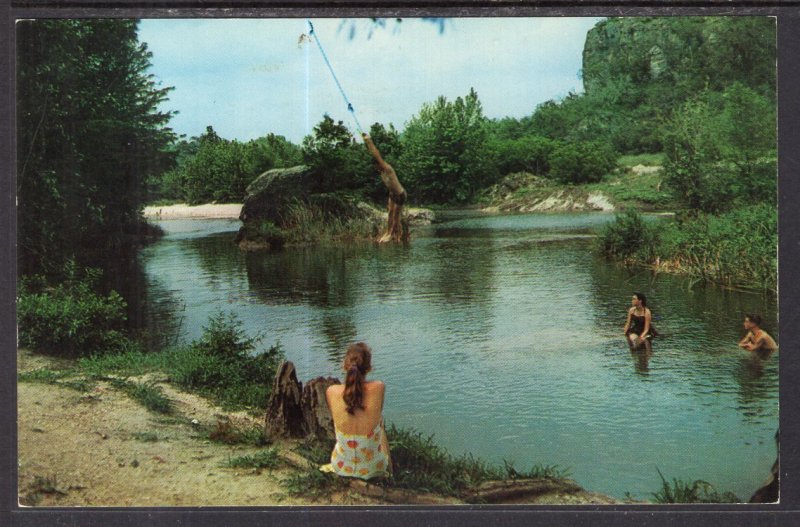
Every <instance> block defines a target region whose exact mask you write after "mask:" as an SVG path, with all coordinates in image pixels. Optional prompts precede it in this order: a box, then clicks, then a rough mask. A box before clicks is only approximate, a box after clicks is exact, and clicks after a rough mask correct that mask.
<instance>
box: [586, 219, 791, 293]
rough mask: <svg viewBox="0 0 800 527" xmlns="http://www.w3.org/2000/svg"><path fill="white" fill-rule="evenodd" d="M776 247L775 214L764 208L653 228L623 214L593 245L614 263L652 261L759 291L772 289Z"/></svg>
mask: <svg viewBox="0 0 800 527" xmlns="http://www.w3.org/2000/svg"><path fill="white" fill-rule="evenodd" d="M777 247H778V211H777V209H776V207H775V206H774V204H769V203H762V204H758V205H752V206H749V207H744V208H740V209H736V210H734V211H731V212H728V213H726V214H720V215H714V214H702V213H700V214H694V215H684V216H678V218H677V219H676V220H675V221H659V222H653V223H648V222H646V221H645V220H644V219H643V218H642V216H641V215H640V214H639V213H637V212H635V211H625V212H624V213H622V214H618V215H617V217H616V219H615V220H614V221H613V222H611V223H609V224H608V225H607V226H606V227H605V228H604V230H603V232H602V233H601V234H600V237H599V239H598V248H599V251H600V252H601V253H602V254H604V255H606V256H609V257H611V258H614V259H617V260H623V261H636V262H639V263H643V264H647V263H653V262H654V261H656V259H658V261H660V262H661V263H663V264H669V265H670V266H671V267H672V268H674V269H675V270H677V271H679V272H682V273H685V274H688V275H691V276H694V277H696V278H698V279H700V280H704V281H709V282H715V283H719V284H723V285H726V286H737V287H748V288H756V289H764V290H775V289H776V287H777V280H778V267H777V266H778V260H777Z"/></svg>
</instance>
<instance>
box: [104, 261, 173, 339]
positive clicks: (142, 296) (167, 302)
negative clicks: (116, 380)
mask: <svg viewBox="0 0 800 527" xmlns="http://www.w3.org/2000/svg"><path fill="white" fill-rule="evenodd" d="M139 256H140V255H138V254H135V253H130V254H128V255H126V256H125V257H122V258H114V259H109V260H107V261H105V262H103V267H102V269H103V287H104V289H105V290H106V291H111V290H114V291H116V292H117V293H119V294H120V296H122V298H123V299H124V300H125V302H126V304H127V311H126V317H127V327H128V329H129V331H131V332H132V334H133V335H134V336H135V337H137V338H138V339H139V340H140V341H141V342H142V343H143V344H144V346H145V348H146V349H148V350H159V349H162V348H164V347H167V346H171V345H174V344H175V343H176V342H177V341H178V339H179V337H180V333H181V323H182V318H183V310H184V305H183V304H182V303H181V302H180V301H179V300H178V298H177V297H176V296H175V295H173V294H172V293H171V292H170V290H169V289H168V287H167V286H166V285H165V284H163V283H162V281H161V280H159V279H158V278H155V277H152V276H148V275H147V273H146V272H145V267H144V264H143V263H142V260H141V258H140V257H139Z"/></svg>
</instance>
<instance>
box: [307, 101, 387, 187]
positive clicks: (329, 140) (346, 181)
mask: <svg viewBox="0 0 800 527" xmlns="http://www.w3.org/2000/svg"><path fill="white" fill-rule="evenodd" d="M303 160H304V162H305V163H306V164H307V165H308V166H310V167H311V168H312V170H313V171H314V175H315V181H316V183H315V188H314V189H312V191H313V192H336V191H343V190H362V189H363V188H364V187H365V185H367V184H368V183H367V180H368V179H372V176H370V175H369V174H370V168H369V167H370V163H369V154H368V153H367V150H366V148H364V146H363V145H360V144H357V143H355V142H354V141H353V135H352V134H351V133H350V130H348V129H347V127H346V126H345V125H344V123H342V121H338V122H335V121H334V120H333V119H331V117H330V116H329V115H327V114H325V116H324V117H323V118H322V121H320V122H319V124H317V125H316V126H315V127H314V130H313V134H312V135H309V136H306V138H305V139H304V140H303Z"/></svg>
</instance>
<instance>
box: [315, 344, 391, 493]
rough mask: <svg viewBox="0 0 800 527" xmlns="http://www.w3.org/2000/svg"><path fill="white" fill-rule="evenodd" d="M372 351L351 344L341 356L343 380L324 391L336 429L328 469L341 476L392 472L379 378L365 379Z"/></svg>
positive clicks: (366, 475) (374, 475)
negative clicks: (342, 359) (377, 379)
mask: <svg viewBox="0 0 800 527" xmlns="http://www.w3.org/2000/svg"><path fill="white" fill-rule="evenodd" d="M371 369H372V350H370V348H369V346H367V345H366V344H365V343H363V342H358V343H356V344H351V345H350V346H349V347H348V348H347V353H346V354H345V357H344V371H345V372H347V374H346V375H347V376H346V378H345V383H344V384H343V385H342V384H334V385H332V386H330V387H328V390H327V391H326V392H325V395H326V398H327V400H328V407H329V408H330V409H331V415H332V416H333V426H334V428H335V429H336V445H334V447H333V452H331V465H330V468H331V470H332V471H333V472H335V473H336V474H338V475H340V476H347V477H356V478H361V479H371V478H375V477H387V476H390V475H391V470H392V469H391V459H390V457H389V442H388V441H387V439H386V431H385V430H384V426H383V415H382V413H383V397H384V394H385V392H386V387H385V385H384V384H383V382H381V381H367V380H366V376H367V373H369V371H370V370H371Z"/></svg>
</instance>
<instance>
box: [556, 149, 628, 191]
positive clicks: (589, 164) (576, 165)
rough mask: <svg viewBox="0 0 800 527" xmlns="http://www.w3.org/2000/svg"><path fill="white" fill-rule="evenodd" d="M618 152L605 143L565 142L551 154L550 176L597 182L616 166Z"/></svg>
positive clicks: (567, 180) (579, 181)
mask: <svg viewBox="0 0 800 527" xmlns="http://www.w3.org/2000/svg"><path fill="white" fill-rule="evenodd" d="M616 160H617V154H616V153H615V152H614V150H613V149H612V148H611V147H610V146H609V145H607V144H603V143H596V142H595V143H563V144H561V145H560V146H557V147H556V148H554V149H553V152H552V154H550V177H552V178H554V179H558V180H560V181H562V182H564V183H596V182H598V181H600V180H601V179H603V176H605V175H606V174H608V173H609V172H611V171H612V170H613V169H614V167H615V166H616Z"/></svg>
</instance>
